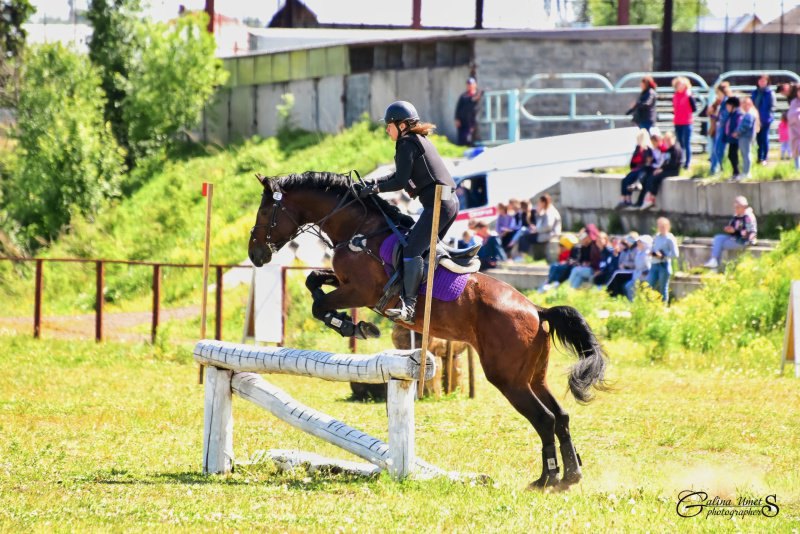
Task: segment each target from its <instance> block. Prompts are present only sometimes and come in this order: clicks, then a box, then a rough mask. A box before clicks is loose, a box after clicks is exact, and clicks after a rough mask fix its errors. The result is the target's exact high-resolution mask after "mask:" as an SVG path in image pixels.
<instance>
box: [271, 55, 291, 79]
mask: <svg viewBox="0 0 800 534" xmlns="http://www.w3.org/2000/svg"><path fill="white" fill-rule="evenodd" d="M289 79H290V77H289V54H288V53H285V52H284V53H280V54H273V56H272V82H273V83H274V82H288V81H289Z"/></svg>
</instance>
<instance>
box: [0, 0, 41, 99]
mask: <svg viewBox="0 0 800 534" xmlns="http://www.w3.org/2000/svg"><path fill="white" fill-rule="evenodd" d="M34 11H35V9H34V8H33V6H32V5H31V3H30V2H29V1H28V0H0V107H3V106H8V105H12V104H13V101H14V93H15V89H16V84H15V83H14V77H15V70H16V59H17V57H18V56H19V54H20V53H21V52H22V50H23V48H24V47H25V38H26V36H27V34H26V32H25V28H23V27H22V25H23V24H25V22H27V20H28V19H29V18H30V16H31V15H33V12H34Z"/></svg>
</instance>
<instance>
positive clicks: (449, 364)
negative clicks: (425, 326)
mask: <svg viewBox="0 0 800 534" xmlns="http://www.w3.org/2000/svg"><path fill="white" fill-rule="evenodd" d="M445 347H446V355H445V369H446V371H447V384H446V385H445V388H444V392H445V393H446V394H448V395H449V394H451V393H452V392H453V389H454V387H453V386H454V384H455V382H454V381H453V342H452V341H450V340H447V343H446V344H445Z"/></svg>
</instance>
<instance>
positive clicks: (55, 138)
mask: <svg viewBox="0 0 800 534" xmlns="http://www.w3.org/2000/svg"><path fill="white" fill-rule="evenodd" d="M20 84H21V90H20V97H19V103H18V106H17V124H16V126H15V128H14V130H13V136H14V138H15V139H16V141H17V150H16V153H15V160H16V161H15V163H14V165H13V168H12V169H11V170H10V172H9V178H8V180H9V183H7V184H5V186H6V189H7V193H8V194H7V195H6V196H5V198H4V203H5V206H4V207H5V208H6V209H7V211H8V213H9V214H10V215H11V217H12V218H13V219H14V220H15V221H16V223H17V224H18V225H19V226H20V228H21V235H20V237H21V238H22V239H21V240H22V241H23V243H24V244H25V245H26V246H27V247H28V248H35V247H36V246H37V245H38V244H41V243H42V242H46V241H50V240H52V239H53V238H55V237H56V236H57V235H58V234H59V233H60V232H61V231H62V230H63V229H64V227H65V226H66V225H68V224H69V222H70V220H71V218H72V217H73V216H74V215H76V214H81V215H84V216H92V215H94V214H96V213H97V212H98V211H100V210H101V209H102V207H103V206H104V205H105V203H106V201H107V200H108V199H109V198H112V197H115V196H117V195H118V194H119V184H120V181H121V177H122V173H123V170H124V165H123V160H124V153H123V152H122V151H121V150H120V149H119V147H118V145H117V143H116V141H115V139H114V136H113V135H112V133H111V130H110V128H109V127H108V125H107V124H106V122H105V121H104V119H103V107H104V105H105V96H104V94H103V89H102V88H101V86H100V84H101V81H100V77H99V75H98V73H97V72H96V70H95V69H94V67H92V65H91V63H90V62H89V60H88V58H86V57H85V56H81V55H78V54H77V53H75V52H73V51H71V50H68V49H66V48H64V47H63V46H61V45H59V44H54V45H43V46H41V47H35V48H33V49H32V50H30V52H29V53H27V54H26V55H25V57H24V63H23V68H22V74H21V82H20Z"/></svg>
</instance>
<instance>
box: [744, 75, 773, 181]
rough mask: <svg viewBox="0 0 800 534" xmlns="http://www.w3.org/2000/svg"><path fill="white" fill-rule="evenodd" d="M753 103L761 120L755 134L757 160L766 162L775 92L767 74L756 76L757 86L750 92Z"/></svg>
mask: <svg viewBox="0 0 800 534" xmlns="http://www.w3.org/2000/svg"><path fill="white" fill-rule="evenodd" d="M750 98H752V99H753V105H755V107H756V109H757V110H758V118H759V120H760V121H761V130H759V131H758V134H756V144H757V145H758V162H759V163H760V164H762V165H765V164H766V163H767V156H768V155H769V127H770V124H772V118H773V117H772V112H773V110H774V109H775V102H776V96H775V92H774V91H773V90H772V88H771V87H770V86H769V76H768V75H766V74H762V75H761V76H760V77H759V78H758V87H757V88H756V89H755V90H754V91H753V92H752V93H751V94H750Z"/></svg>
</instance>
